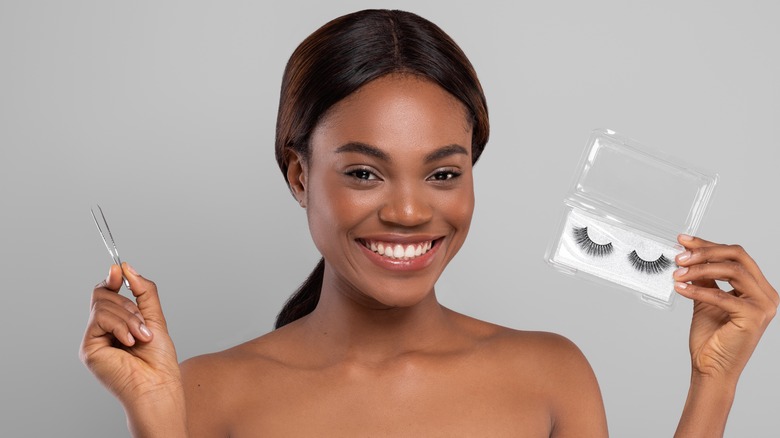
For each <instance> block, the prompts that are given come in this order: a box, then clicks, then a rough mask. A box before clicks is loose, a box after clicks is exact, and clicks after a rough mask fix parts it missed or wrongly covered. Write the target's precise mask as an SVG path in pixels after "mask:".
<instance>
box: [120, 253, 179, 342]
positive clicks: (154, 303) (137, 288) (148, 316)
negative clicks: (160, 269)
mask: <svg viewBox="0 0 780 438" xmlns="http://www.w3.org/2000/svg"><path fill="white" fill-rule="evenodd" d="M122 273H123V274H124V275H125V278H127V281H128V282H129V283H130V291H131V292H132V293H133V296H134V297H135V299H136V304H137V305H138V310H140V311H141V315H143V317H144V319H145V320H146V323H147V324H149V323H152V324H155V325H159V326H160V327H162V328H163V329H164V330H166V331H167V330H168V328H167V326H166V323H165V316H164V315H163V311H162V306H161V305H160V297H159V296H158V295H157V285H156V284H154V282H153V281H151V280H148V279H146V278H144V277H142V276H141V275H139V274H138V273H137V272H136V271H135V269H133V267H132V266H130V265H129V264H128V263H126V262H122Z"/></svg>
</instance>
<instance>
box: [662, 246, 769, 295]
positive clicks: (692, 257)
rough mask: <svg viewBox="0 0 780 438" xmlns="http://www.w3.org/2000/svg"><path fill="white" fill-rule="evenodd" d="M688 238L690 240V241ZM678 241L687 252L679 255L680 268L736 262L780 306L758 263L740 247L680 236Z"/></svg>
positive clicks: (677, 258)
mask: <svg viewBox="0 0 780 438" xmlns="http://www.w3.org/2000/svg"><path fill="white" fill-rule="evenodd" d="M687 238H690V240H688V239H687ZM678 241H679V242H680V243H681V244H683V246H685V247H686V251H685V252H683V253H681V254H678V255H677V257H675V261H676V262H677V264H678V265H679V266H691V265H694V264H698V263H717V262H724V261H736V262H739V263H741V264H742V265H743V266H744V268H745V270H747V271H748V272H750V274H751V275H752V276H753V278H754V279H755V281H756V283H757V284H758V285H759V287H760V288H761V291H762V292H763V293H764V294H765V295H766V296H767V297H768V298H769V299H770V300H771V301H772V303H774V304H775V305H778V304H780V295H778V293H777V291H776V290H775V289H774V288H773V287H772V285H771V284H770V283H769V281H768V280H767V279H766V277H765V276H764V273H763V272H761V268H759V266H758V263H756V262H755V260H753V258H752V257H751V256H750V254H748V253H747V251H745V249H744V248H743V247H742V246H740V245H720V244H716V243H713V242H709V241H706V240H704V239H701V238H698V237H690V236H685V235H680V236H679V237H678Z"/></svg>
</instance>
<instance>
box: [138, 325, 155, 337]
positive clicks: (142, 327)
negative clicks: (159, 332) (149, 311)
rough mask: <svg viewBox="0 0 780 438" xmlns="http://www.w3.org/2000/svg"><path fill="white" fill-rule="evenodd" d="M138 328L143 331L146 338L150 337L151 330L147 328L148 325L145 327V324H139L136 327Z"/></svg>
mask: <svg viewBox="0 0 780 438" xmlns="http://www.w3.org/2000/svg"><path fill="white" fill-rule="evenodd" d="M138 329H139V330H141V333H143V334H144V335H145V336H146V337H147V338H150V337H151V336H152V332H151V330H149V328H148V327H146V325H145V324H141V325H140V326H139V327H138Z"/></svg>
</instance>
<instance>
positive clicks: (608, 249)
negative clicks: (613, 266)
mask: <svg viewBox="0 0 780 438" xmlns="http://www.w3.org/2000/svg"><path fill="white" fill-rule="evenodd" d="M574 241H575V242H577V245H579V246H580V248H582V250H583V251H585V253H587V254H590V255H592V256H594V257H604V256H607V255H610V254H612V251H613V250H614V248H613V247H612V242H609V243H605V244H603V245H600V244H598V243H596V242H594V241H592V240H590V237H589V236H588V227H582V228H577V227H575V228H574Z"/></svg>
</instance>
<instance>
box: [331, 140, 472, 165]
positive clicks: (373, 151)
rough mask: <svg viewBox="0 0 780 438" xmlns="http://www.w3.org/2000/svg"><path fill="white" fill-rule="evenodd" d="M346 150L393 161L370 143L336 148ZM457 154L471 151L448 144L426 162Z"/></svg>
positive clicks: (340, 150)
mask: <svg viewBox="0 0 780 438" xmlns="http://www.w3.org/2000/svg"><path fill="white" fill-rule="evenodd" d="M346 152H355V153H358V154H363V155H368V156H370V157H374V158H378V159H380V160H382V161H386V162H388V163H389V162H391V161H392V159H390V156H389V155H388V154H387V153H386V152H384V151H383V150H381V149H379V148H378V147H376V146H371V145H370V144H366V143H361V142H359V141H351V142H349V143H345V144H343V145H341V146H339V147H338V148H337V149H336V153H337V154H342V153H346ZM455 154H463V155H468V154H469V152H468V151H467V150H466V148H464V147H463V146H461V145H459V144H449V145H446V146H442V147H440V148H439V149H436V150H435V151H433V152H431V153H429V154H428V155H426V156H425V163H430V162H432V161H437V160H441V159H442V158H446V157H449V156H450V155H455Z"/></svg>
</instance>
